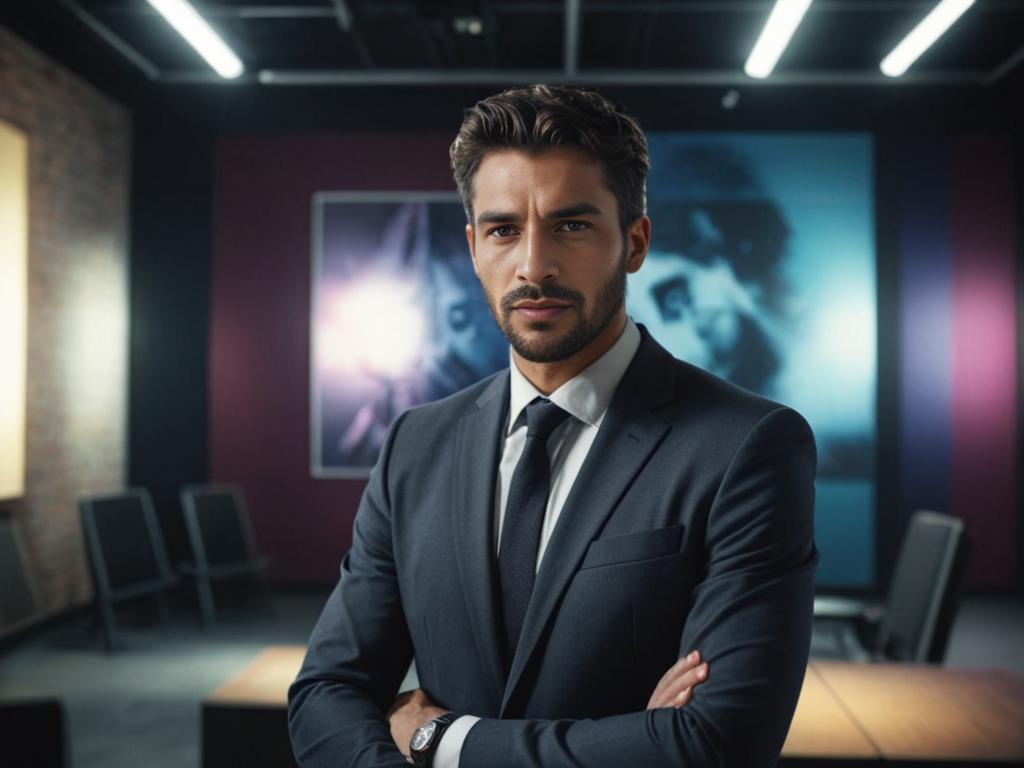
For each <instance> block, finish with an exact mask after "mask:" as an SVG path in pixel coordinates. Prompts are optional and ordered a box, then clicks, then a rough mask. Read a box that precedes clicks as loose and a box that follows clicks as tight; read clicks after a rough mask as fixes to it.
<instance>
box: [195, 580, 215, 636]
mask: <svg viewBox="0 0 1024 768" xmlns="http://www.w3.org/2000/svg"><path fill="white" fill-rule="evenodd" d="M196 592H197V593H198V594H199V612H200V613H201V614H202V617H203V626H204V627H206V628H207V629H209V628H210V627H212V626H213V624H214V621H215V620H216V618H215V615H216V610H215V608H214V604H213V589H212V588H211V586H210V580H209V578H207V577H205V576H197V577H196Z"/></svg>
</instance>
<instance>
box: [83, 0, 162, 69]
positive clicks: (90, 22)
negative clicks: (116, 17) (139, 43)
mask: <svg viewBox="0 0 1024 768" xmlns="http://www.w3.org/2000/svg"><path fill="white" fill-rule="evenodd" d="M63 1H64V6H65V7H66V8H67V9H68V10H69V11H71V12H72V13H73V14H75V16H77V17H78V19H79V21H81V22H82V23H83V24H85V26H87V27H88V28H89V29H91V30H92V31H93V32H94V33H95V34H96V35H98V36H99V37H100V38H102V39H103V41H104V42H105V43H106V44H107V45H109V46H110V47H111V48H113V49H114V50H115V51H117V52H118V53H120V54H121V55H122V56H124V57H125V58H126V59H128V61H130V62H131V63H132V64H134V65H135V67H136V68H137V69H139V70H140V71H141V72H142V73H143V74H144V75H145V76H146V77H148V78H149V79H150V80H159V79H160V75H161V72H160V69H159V67H157V66H156V65H155V64H154V63H153V62H151V61H150V60H149V59H147V58H146V57H145V56H143V55H142V54H141V53H139V52H138V51H137V50H135V49H134V48H132V47H131V46H130V45H128V43H126V42H125V41H124V40H122V39H121V38H120V37H119V36H118V35H116V34H115V33H114V31H113V30H112V29H110V27H108V26H107V25H106V24H104V23H103V22H101V21H100V20H99V19H97V18H96V17H95V16H93V15H92V14H91V13H89V12H88V11H87V10H85V8H83V7H82V6H80V5H79V4H78V3H76V2H73V0H63Z"/></svg>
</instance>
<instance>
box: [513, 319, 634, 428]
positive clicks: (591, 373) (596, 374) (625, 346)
mask: <svg viewBox="0 0 1024 768" xmlns="http://www.w3.org/2000/svg"><path fill="white" fill-rule="evenodd" d="M639 347H640V331H639V330H638V329H637V327H636V323H634V322H633V321H632V319H630V318H629V317H627V318H626V326H625V327H624V328H623V329H622V333H620V334H619V338H618V339H616V341H615V343H614V344H612V345H611V347H609V348H608V351H607V352H605V353H604V354H603V355H601V357H599V358H597V360H595V361H594V362H592V363H591V364H590V365H588V366H587V367H586V368H584V369H583V370H582V371H580V372H579V373H578V374H576V375H575V376H574V377H573V378H571V379H569V380H568V381H567V382H565V383H564V384H563V385H562V386H560V387H559V388H558V389H556V390H555V391H554V392H552V393H551V394H550V395H547V398H548V399H549V400H550V401H551V402H553V403H554V404H555V405H557V406H558V407H559V408H561V409H562V410H564V411H567V412H568V413H569V415H570V416H573V417H574V418H576V419H579V420H580V421H582V422H583V423H584V424H588V425H590V426H592V427H598V426H600V425H601V420H602V419H604V415H605V413H606V412H607V411H608V406H609V405H611V402H612V396H613V395H614V394H615V389H616V388H617V387H618V386H619V382H620V381H621V380H622V376H623V374H625V373H626V368H628V367H629V363H630V362H631V361H632V360H633V356H634V355H635V354H636V351H637V349H639ZM509 357H510V358H511V359H510V362H509V373H510V376H511V387H510V393H511V394H510V401H509V411H508V414H509V419H508V427H507V430H506V433H505V434H506V435H509V434H511V433H512V431H513V429H514V428H515V427H516V425H517V422H518V421H519V417H520V416H521V415H522V413H523V410H524V409H525V408H526V406H527V405H529V404H530V403H531V402H533V400H534V398H537V397H545V395H544V394H543V393H541V392H540V391H539V390H538V389H537V388H536V387H535V386H533V384H531V383H530V380H529V379H527V378H526V377H525V376H524V375H523V374H522V372H520V370H519V368H518V367H516V362H515V359H514V358H512V357H511V350H510V351H509Z"/></svg>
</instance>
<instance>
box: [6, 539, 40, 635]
mask: <svg viewBox="0 0 1024 768" xmlns="http://www.w3.org/2000/svg"><path fill="white" fill-rule="evenodd" d="M38 606H39V602H38V600H37V598H36V590H35V584H34V583H33V581H32V578H31V575H30V573H29V570H28V568H27V563H26V561H25V554H24V548H23V547H22V545H21V537H20V536H19V535H18V530H17V527H16V523H15V521H13V520H5V519H0V637H3V636H4V635H6V634H8V633H10V632H14V631H15V630H17V629H19V628H21V627H23V626H25V625H27V624H29V623H31V622H32V621H33V620H34V619H35V618H36V616H37V611H38Z"/></svg>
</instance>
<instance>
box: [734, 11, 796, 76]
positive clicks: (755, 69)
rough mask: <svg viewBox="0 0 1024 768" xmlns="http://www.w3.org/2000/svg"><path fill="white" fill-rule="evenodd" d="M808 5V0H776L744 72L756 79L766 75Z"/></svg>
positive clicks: (776, 60)
mask: <svg viewBox="0 0 1024 768" xmlns="http://www.w3.org/2000/svg"><path fill="white" fill-rule="evenodd" d="M810 7H811V0H776V3H775V7H774V8H772V12H771V13H770V14H769V15H768V21H767V22H766V23H765V25H764V29H762V30H761V36H760V37H758V38H757V42H756V43H755V44H754V49H753V50H752V51H751V52H750V56H749V57H748V58H747V63H746V64H745V65H744V66H743V71H744V72H746V73H747V74H748V75H749V76H750V77H753V78H757V79H758V80H762V79H764V78H766V77H768V75H770V74H771V73H772V70H774V69H775V65H776V64H777V63H778V61H779V57H781V56H782V52H783V51H785V50H786V46H788V45H789V41H790V39H792V37H793V33H794V32H796V28H797V27H798V26H800V22H801V21H802V20H803V18H804V14H805V13H807V9H808V8H810Z"/></svg>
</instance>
